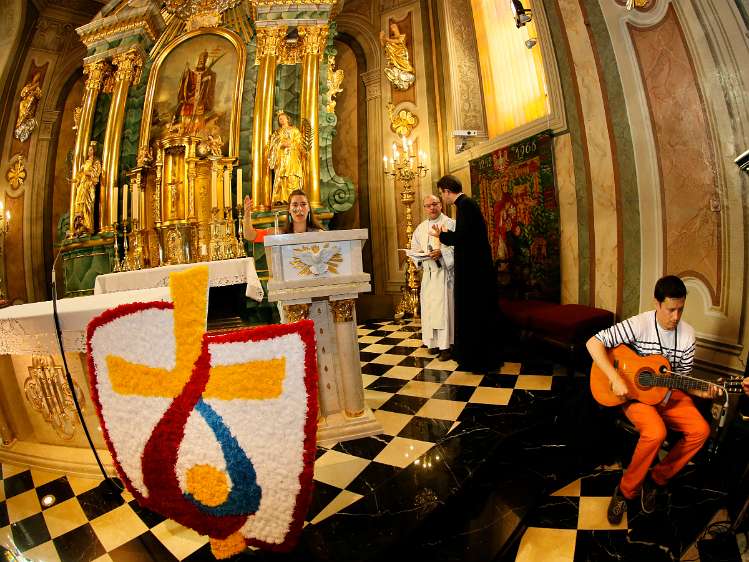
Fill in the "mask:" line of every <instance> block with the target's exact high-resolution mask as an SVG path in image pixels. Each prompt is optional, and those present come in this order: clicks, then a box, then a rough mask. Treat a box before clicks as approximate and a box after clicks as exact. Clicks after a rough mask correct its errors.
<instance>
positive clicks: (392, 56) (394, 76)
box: [380, 23, 416, 90]
mask: <svg viewBox="0 0 749 562" xmlns="http://www.w3.org/2000/svg"><path fill="white" fill-rule="evenodd" d="M380 44H381V45H382V46H383V47H384V49H385V59H386V60H387V66H386V67H385V76H387V78H388V80H390V82H392V84H393V86H395V87H396V88H397V89H399V90H407V89H408V88H409V87H410V86H411V84H413V83H414V80H416V75H415V74H414V67H413V65H412V64H411V61H410V60H409V58H408V49H407V48H406V35H405V34H403V33H401V32H400V29H399V28H398V24H396V23H391V24H390V37H386V36H385V32H384V31H381V32H380Z"/></svg>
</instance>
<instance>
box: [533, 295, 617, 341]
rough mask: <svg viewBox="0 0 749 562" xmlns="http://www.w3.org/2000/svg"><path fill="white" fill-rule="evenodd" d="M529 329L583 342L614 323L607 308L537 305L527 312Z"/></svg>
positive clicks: (578, 305)
mask: <svg viewBox="0 0 749 562" xmlns="http://www.w3.org/2000/svg"><path fill="white" fill-rule="evenodd" d="M528 321H529V324H530V329H531V330H533V331H534V332H536V333H537V334H539V335H545V336H551V337H555V338H556V339H558V340H560V341H565V342H569V343H585V342H584V341H583V340H587V339H588V338H589V337H590V336H592V335H594V334H595V333H597V332H598V331H600V330H603V329H604V328H608V327H609V326H611V325H612V324H613V323H614V315H613V313H611V312H609V311H608V310H603V309H601V308H593V307H591V306H585V305H582V304H564V305H555V306H553V307H543V308H541V307H539V308H535V309H533V310H532V311H530V312H529V318H528Z"/></svg>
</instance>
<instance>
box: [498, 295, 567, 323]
mask: <svg viewBox="0 0 749 562" xmlns="http://www.w3.org/2000/svg"><path fill="white" fill-rule="evenodd" d="M559 306H560V305H558V304H556V303H553V302H547V301H536V300H510V299H499V308H500V310H501V311H502V314H504V315H505V317H506V318H507V320H509V321H510V322H511V323H512V324H513V325H514V326H515V327H517V328H518V329H520V330H528V329H531V316H532V315H533V314H534V312H535V311H538V310H541V309H545V308H555V307H559Z"/></svg>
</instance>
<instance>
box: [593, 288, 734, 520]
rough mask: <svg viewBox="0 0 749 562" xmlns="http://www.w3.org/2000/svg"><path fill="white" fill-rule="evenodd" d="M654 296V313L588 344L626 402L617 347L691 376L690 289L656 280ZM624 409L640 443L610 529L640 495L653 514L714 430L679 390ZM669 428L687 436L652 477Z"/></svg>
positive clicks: (615, 500)
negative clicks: (661, 493)
mask: <svg viewBox="0 0 749 562" xmlns="http://www.w3.org/2000/svg"><path fill="white" fill-rule="evenodd" d="M653 293H654V296H655V310H650V311H648V312H643V313H642V314H638V315H637V316H633V317H632V318H629V319H628V320H624V321H623V322H620V323H618V324H616V325H614V326H612V327H611V328H608V329H606V330H602V331H601V332H599V333H598V334H596V335H595V336H593V337H592V338H590V339H589V340H588V342H587V344H586V346H587V348H588V351H589V352H590V356H591V357H592V358H593V362H594V363H595V364H596V366H598V368H600V369H601V371H603V373H604V374H605V375H606V377H607V378H608V379H609V382H610V383H611V390H612V392H613V393H614V394H615V395H617V396H618V397H620V398H627V393H628V389H627V385H626V384H625V381H624V379H623V378H622V377H621V375H620V374H619V373H618V372H617V370H616V368H615V367H614V365H613V364H612V362H611V360H610V359H609V356H608V354H607V349H612V348H614V347H616V346H618V345H621V344H626V345H628V346H630V347H632V348H633V349H634V350H635V351H636V352H637V353H638V354H639V355H662V356H664V357H665V358H666V359H668V360H669V362H670V363H671V371H672V372H673V373H674V375H675V376H678V375H687V376H691V374H692V362H693V360H694V347H695V339H694V329H693V328H692V326H690V325H689V324H687V323H686V322H683V321H681V315H682V313H683V312H684V303H685V301H686V298H687V288H686V287H685V286H684V283H683V282H682V280H681V279H679V278H678V277H676V276H674V275H667V276H665V277H662V278H661V279H659V280H658V282H657V283H656V284H655V290H654V291H653ZM688 392H689V393H690V394H694V395H695V396H699V397H702V398H713V397H715V396H717V395H719V394H720V390H719V388H718V387H716V386H709V390H698V389H692V390H689V391H688ZM622 408H623V410H624V415H626V416H627V418H629V420H630V421H631V422H632V423H633V424H634V426H635V427H636V428H637V431H638V432H639V433H640V438H639V440H638V441H637V446H636V447H635V452H634V454H633V455H632V460H631V461H630V463H629V466H628V467H627V469H626V470H625V471H624V474H623V475H622V479H621V481H620V482H619V485H618V486H617V487H616V489H615V490H614V495H613V496H612V498H611V501H610V502H609V507H608V511H607V517H608V520H609V523H611V524H612V525H617V524H619V523H620V522H621V520H622V517H623V516H624V512H625V511H626V510H627V503H626V500H628V499H633V498H635V497H636V496H637V495H638V494H639V495H640V502H641V505H642V510H643V511H644V512H645V513H652V512H653V511H654V510H655V504H656V497H657V493H658V490H659V488H662V487H663V486H665V485H666V483H667V482H668V481H669V479H670V478H671V477H672V476H674V475H675V474H676V473H678V472H679V470H681V469H682V467H683V466H684V465H686V464H687V462H689V459H691V458H692V457H693V456H694V455H695V454H696V453H697V451H699V450H700V448H701V447H702V445H704V444H705V441H707V438H708V437H709V435H710V426H709V425H708V423H707V422H706V421H705V419H704V418H703V417H702V415H701V414H700V413H699V411H697V408H696V407H695V405H694V403H693V402H692V399H691V398H690V397H689V396H688V395H687V394H686V393H685V392H683V391H681V390H670V391H669V392H668V393H667V394H666V397H665V399H664V400H663V401H662V402H661V403H659V404H656V405H655V406H650V405H647V404H643V403H641V402H636V401H628V402H625V403H624V404H623V405H622ZM667 428H673V429H675V430H676V431H678V432H680V433H682V434H683V437H682V438H681V440H679V441H678V442H677V443H676V445H674V447H673V448H672V449H671V451H670V452H669V453H668V454H667V455H666V457H665V458H664V459H663V460H662V461H660V462H659V463H658V464H657V465H656V466H655V467H654V468H653V470H651V471H650V474H648V470H649V468H650V465H651V463H652V462H653V459H654V458H655V457H656V455H657V454H658V450H659V449H660V448H661V444H662V443H663V440H664V439H665V438H666V429H667Z"/></svg>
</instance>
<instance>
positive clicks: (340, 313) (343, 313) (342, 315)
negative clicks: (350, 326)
mask: <svg viewBox="0 0 749 562" xmlns="http://www.w3.org/2000/svg"><path fill="white" fill-rule="evenodd" d="M330 310H331V311H332V312H333V322H335V323H336V324H341V323H342V322H353V321H354V299H345V300H341V301H330Z"/></svg>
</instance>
